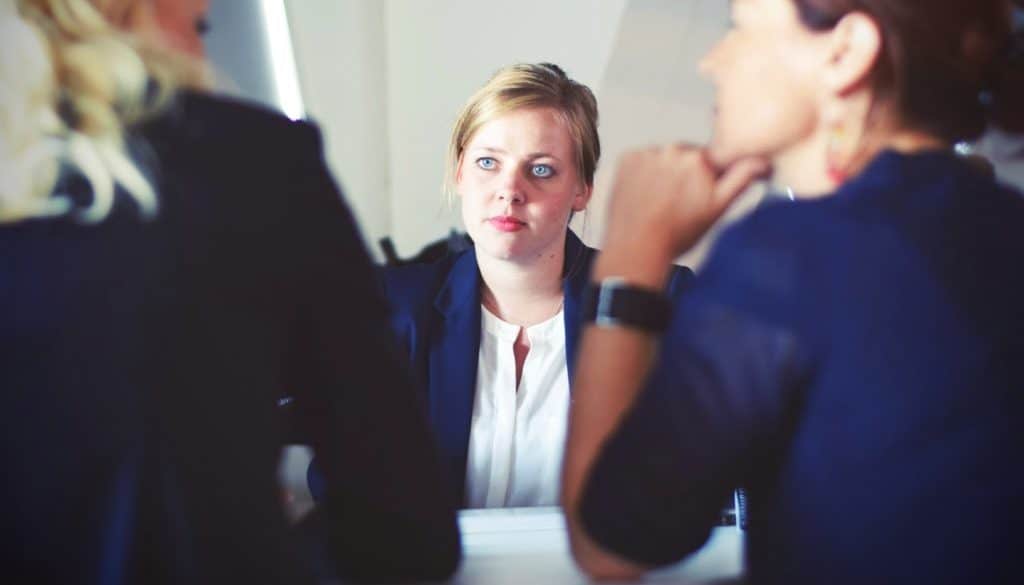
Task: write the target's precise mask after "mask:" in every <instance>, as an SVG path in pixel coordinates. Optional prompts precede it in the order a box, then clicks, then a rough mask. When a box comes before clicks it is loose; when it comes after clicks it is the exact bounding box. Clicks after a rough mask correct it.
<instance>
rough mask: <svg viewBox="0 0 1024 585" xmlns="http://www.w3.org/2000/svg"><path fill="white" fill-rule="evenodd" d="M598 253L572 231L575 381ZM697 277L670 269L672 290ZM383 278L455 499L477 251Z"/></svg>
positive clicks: (467, 408) (461, 475) (567, 309)
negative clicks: (586, 294) (590, 279)
mask: <svg viewBox="0 0 1024 585" xmlns="http://www.w3.org/2000/svg"><path fill="white" fill-rule="evenodd" d="M596 253H597V251H596V250H594V249H593V248H588V247H587V246H585V245H584V244H583V242H581V241H580V239H579V238H577V237H576V235H575V234H573V233H572V231H569V232H568V235H567V237H566V239H565V268H564V270H563V275H564V290H565V306H564V314H565V345H566V348H565V349H566V351H565V354H566V356H567V357H568V358H569V363H568V367H569V380H570V381H571V380H572V379H573V367H574V363H573V359H572V358H573V357H574V356H575V355H576V346H577V342H578V340H579V333H580V310H581V307H580V303H581V302H582V299H583V290H584V288H585V286H586V284H587V282H588V276H589V274H590V266H591V263H592V262H593V260H594V257H595V255H596ZM692 278H693V272H692V271H690V269H689V268H685V267H678V268H676V269H675V270H673V272H672V275H671V278H670V280H669V287H668V290H669V292H670V294H672V295H678V294H680V293H682V292H683V291H684V290H685V289H686V288H687V286H688V284H689V282H690V281H691V279H692ZM383 281H384V288H385V293H386V296H387V298H388V300H389V302H390V303H391V310H392V316H391V325H392V327H393V329H394V331H395V335H396V336H397V337H398V339H399V341H400V343H401V344H402V345H403V346H404V348H405V350H406V351H407V353H408V356H409V362H410V364H411V367H412V372H413V377H414V379H415V380H417V381H418V382H419V383H420V384H421V385H422V389H423V391H424V393H425V395H426V402H427V410H428V413H429V417H430V422H431V424H432V425H433V428H434V432H435V433H436V435H437V441H438V444H439V447H440V451H441V456H442V459H443V461H444V462H445V463H447V465H448V468H449V472H450V477H451V481H452V489H453V490H454V491H455V494H456V496H457V499H456V501H457V502H462V501H464V493H463V492H464V487H465V480H466V458H467V452H468V450H469V431H470V423H471V419H472V416H473V397H474V395H475V392H476V373H477V372H476V370H477V361H478V353H479V349H480V318H481V317H480V272H479V270H478V269H477V262H476V251H475V249H473V248H470V249H469V250H466V251H464V252H462V253H460V254H456V255H454V256H451V257H448V258H445V259H444V260H441V261H439V262H436V263H433V264H414V265H407V266H399V267H394V268H387V269H385V270H384V271H383Z"/></svg>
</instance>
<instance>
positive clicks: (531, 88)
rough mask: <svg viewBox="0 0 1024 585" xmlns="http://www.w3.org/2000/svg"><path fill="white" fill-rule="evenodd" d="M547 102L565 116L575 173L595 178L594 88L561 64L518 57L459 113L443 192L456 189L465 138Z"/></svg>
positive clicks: (597, 151) (451, 193) (597, 148)
mask: <svg viewBox="0 0 1024 585" xmlns="http://www.w3.org/2000/svg"><path fill="white" fill-rule="evenodd" d="M540 107H548V108H552V109H554V110H555V111H557V112H558V114H559V115H560V116H561V117H562V119H564V120H565V122H566V126H567V127H568V128H569V134H570V135H571V136H572V141H573V151H574V152H575V155H576V173H577V176H578V177H579V178H580V179H581V180H582V181H584V182H585V183H586V184H587V185H593V184H594V171H595V170H596V169H597V162H598V160H599V159H600V158H601V140H600V138H599V137H598V134H597V99H596V98H595V97H594V93H593V92H592V91H590V88H588V87H587V86H585V85H583V84H582V83H579V82H576V81H574V80H572V79H570V78H569V77H568V76H567V75H566V74H565V71H562V68H561V67H559V66H558V65H553V64H551V63H519V64H516V65H510V66H508V67H504V68H502V69H500V70H499V71H498V72H497V73H495V74H494V76H493V77H491V79H490V80H489V81H488V82H487V83H486V84H484V86H483V87H481V88H480V89H478V90H477V91H476V93H474V94H473V95H472V96H471V97H470V98H469V100H468V101H467V102H466V105H465V106H463V108H462V111H461V112H460V113H459V117H458V119H457V120H456V121H455V125H454V126H453V127H452V135H451V139H450V140H449V143H448V160H447V165H446V169H445V181H444V192H445V194H446V195H447V196H448V198H449V201H451V200H452V198H453V197H454V195H455V178H456V173H457V172H458V168H459V162H460V161H461V159H462V153H463V151H465V149H466V144H467V143H468V142H469V141H470V139H472V138H473V135H474V134H476V132H477V130H479V129H480V127H481V126H483V125H484V124H486V123H487V122H490V121H491V120H494V119H495V118H498V117H500V116H502V115H504V114H507V113H508V112H511V111H513V110H518V109H521V108H540Z"/></svg>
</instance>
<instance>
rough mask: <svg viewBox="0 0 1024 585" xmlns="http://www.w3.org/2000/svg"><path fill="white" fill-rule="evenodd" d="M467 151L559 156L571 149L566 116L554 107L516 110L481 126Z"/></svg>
mask: <svg viewBox="0 0 1024 585" xmlns="http://www.w3.org/2000/svg"><path fill="white" fill-rule="evenodd" d="M466 148H467V149H471V148H496V149H502V150H518V149H531V150H533V151H544V152H548V153H550V154H554V155H561V154H564V153H565V152H566V151H570V150H572V148H573V138H572V134H571V133H570V132H569V125H568V123H567V121H566V119H565V117H564V116H562V115H561V114H560V113H559V112H558V111H557V110H555V109H554V108H550V107H529V108H518V109H514V110H511V111H508V112H504V113H502V114H499V115H498V116H495V117H494V118H491V119H490V120H488V121H487V122H485V123H483V124H482V125H481V126H480V127H479V128H478V129H477V130H476V132H475V133H474V134H473V135H472V136H471V137H470V139H469V140H468V141H467V143H466Z"/></svg>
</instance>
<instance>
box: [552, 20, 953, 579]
mask: <svg viewBox="0 0 1024 585" xmlns="http://www.w3.org/2000/svg"><path fill="white" fill-rule="evenodd" d="M732 16H733V28H732V29H731V30H730V31H729V32H728V33H727V34H726V35H725V36H724V37H723V38H722V39H721V40H720V41H719V43H718V44H717V45H716V46H715V47H714V48H713V49H712V50H711V51H710V52H709V53H708V55H707V56H706V57H705V58H704V59H703V60H702V61H701V66H700V68H701V71H702V73H704V74H705V75H706V76H708V77H709V78H710V79H711V81H712V82H713V83H714V85H715V88H716V91H717V103H716V118H715V123H714V136H713V138H712V140H711V142H710V144H709V145H707V146H688V145H678V144H677V145H668V146H662V147H655V148H649V149H645V150H639V151H634V152H631V153H627V154H626V155H624V156H623V157H622V159H621V160H620V162H619V165H618V168H617V172H616V178H615V182H614V185H613V189H612V201H611V208H610V214H609V218H610V221H609V226H608V232H607V237H606V243H605V247H604V249H603V252H602V253H601V254H600V255H599V256H598V258H597V260H596V261H595V265H594V270H593V274H592V278H593V279H594V280H595V281H600V280H602V279H604V278H607V277H610V276H617V277H622V278H624V279H625V280H626V281H627V282H628V283H630V284H633V285H636V286H643V287H647V288H652V289H662V288H663V287H664V285H665V279H666V275H667V274H668V270H669V267H670V265H671V262H672V260H673V259H674V258H676V257H678V256H679V255H680V254H682V253H684V252H685V251H687V250H688V249H689V248H690V247H692V246H693V245H694V244H695V243H696V242H697V241H698V240H699V239H700V238H701V237H702V236H703V235H704V233H705V232H706V231H707V230H708V229H709V228H710V226H711V225H712V224H713V223H714V222H715V221H717V219H718V218H719V217H720V216H721V215H722V213H724V212H725V210H726V209H727V208H728V207H729V205H730V204H731V203H732V201H734V199H735V198H736V197H737V196H738V195H739V194H740V193H742V192H743V191H744V190H745V189H746V187H747V186H749V184H750V183H751V182H752V181H753V180H755V179H756V178H757V177H759V176H763V175H765V174H767V173H769V172H773V173H774V178H775V180H776V181H778V182H781V183H782V184H784V185H788V186H791V187H792V188H793V189H794V190H796V191H797V192H798V193H801V194H804V195H820V194H827V193H830V192H831V191H833V190H834V189H835V188H836V187H837V183H836V181H835V178H834V175H830V174H829V173H828V172H827V168H828V165H830V164H831V165H839V166H841V167H842V170H843V173H844V174H845V175H846V176H853V175H855V174H856V173H857V172H858V171H859V170H860V169H861V168H863V166H864V165H865V164H866V163H867V162H868V161H870V159H871V158H872V157H873V156H874V154H875V153H877V152H878V150H879V149H881V148H893V149H895V150H898V151H903V152H913V151H916V150H921V149H926V148H935V147H937V146H941V145H942V143H941V142H940V141H938V140H937V139H935V138H934V137H931V136H927V135H923V134H920V133H915V132H912V131H908V130H905V129H901V127H900V123H899V120H898V119H897V118H896V117H895V116H893V115H891V113H890V112H891V110H890V108H888V107H887V104H885V103H882V102H879V101H877V100H876V97H875V92H874V90H873V88H872V87H871V85H870V74H871V71H872V68H873V66H874V64H875V62H876V60H877V59H878V57H879V52H880V48H881V46H882V32H881V31H880V29H879V28H878V26H877V25H876V24H875V22H874V21H873V20H872V19H871V18H870V17H869V16H867V15H865V14H862V13H856V12H854V13H850V14H848V15H846V16H845V17H843V19H842V20H841V21H840V22H839V23H838V24H837V26H836V27H835V28H834V29H832V30H830V31H826V32H811V31H810V30H809V29H806V28H805V27H804V26H803V25H802V23H801V22H800V21H799V18H798V16H797V12H796V8H795V6H794V5H793V4H792V2H791V0H734V1H733V2H732ZM871 109H874V111H875V113H876V116H875V118H874V119H873V120H872V125H871V126H870V131H868V130H869V128H868V125H867V121H868V112H869V110H871ZM836 128H842V129H843V130H844V132H845V133H848V134H847V135H850V136H854V137H856V138H857V140H855V141H854V142H855V146H856V148H855V149H851V151H843V152H835V151H834V149H830V139H829V137H830V134H832V133H833V132H834V131H835V129H836ZM637 234H643V235H644V237H642V238H638V237H636V235H637ZM657 345H658V339H657V338H656V337H655V336H652V335H650V334H647V333H643V332H640V331H637V330H632V329H628V328H612V327H597V326H594V325H590V326H588V327H586V328H585V329H584V332H583V337H582V340H581V345H580V352H579V356H578V362H577V368H576V371H577V375H576V384H575V388H574V393H573V396H574V399H573V403H572V406H571V410H570V425H569V437H568V442H567V446H566V456H565V460H564V466H563V479H562V502H563V506H564V508H565V511H566V520H567V524H568V527H569V534H570V541H571V544H572V550H573V554H574V556H575V558H576V561H577V563H578V564H579V565H580V567H581V568H582V569H583V570H584V571H585V572H587V573H589V574H590V575H592V576H594V577H597V578H631V577H635V576H637V575H639V574H641V573H643V572H644V571H645V570H647V569H648V567H644V566H641V565H638V564H636V563H633V562H631V561H629V560H628V559H624V558H622V557H619V556H617V555H616V554H614V553H613V552H611V551H607V550H604V549H602V548H601V547H600V546H599V545H598V544H596V543H595V542H594V541H592V540H591V539H590V538H589V536H588V535H587V534H586V531H585V530H584V529H583V527H582V524H581V521H580V518H579V503H580V498H581V493H582V490H583V488H584V486H585V485H586V481H587V475H588V473H589V469H590V467H591V466H592V464H593V462H594V460H595V459H596V457H597V456H598V454H599V453H600V449H601V445H602V444H603V443H604V441H605V440H606V439H607V438H608V436H609V435H610V434H611V433H612V432H613V430H614V428H615V427H616V425H617V424H618V422H619V420H620V419H621V416H622V413H624V412H626V411H627V410H628V409H629V407H630V405H632V403H633V401H634V399H635V397H636V395H637V393H638V392H639V391H640V383H641V381H642V380H644V379H645V377H646V375H647V372H648V371H649V369H650V367H651V365H652V362H653V360H654V356H655V354H656V351H657Z"/></svg>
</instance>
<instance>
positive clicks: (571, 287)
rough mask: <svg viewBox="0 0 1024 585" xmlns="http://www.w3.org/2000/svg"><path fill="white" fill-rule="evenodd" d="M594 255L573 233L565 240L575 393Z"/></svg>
mask: <svg viewBox="0 0 1024 585" xmlns="http://www.w3.org/2000/svg"><path fill="white" fill-rule="evenodd" d="M593 257H594V251H593V250H591V249H590V248H588V247H586V246H585V245H583V242H581V241H580V239H579V238H578V237H576V234H574V233H573V232H572V230H569V233H568V234H566V236H565V268H563V271H562V276H563V279H564V280H563V283H564V284H563V285H562V286H563V290H564V292H565V305H564V315H563V317H564V319H565V359H566V362H567V365H568V370H569V388H570V392H571V391H572V390H571V389H572V381H573V379H574V378H573V374H574V370H575V368H576V348H577V346H578V341H579V338H580V326H581V323H580V311H581V309H582V306H581V305H582V302H583V292H584V290H585V289H586V286H587V282H588V281H589V280H590V263H591V262H592V261H593Z"/></svg>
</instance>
